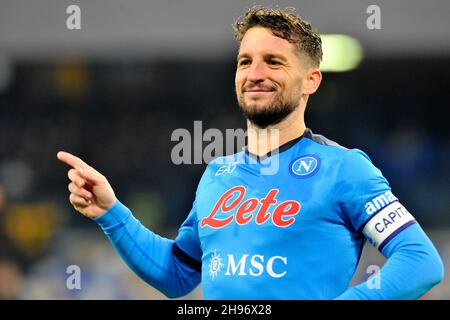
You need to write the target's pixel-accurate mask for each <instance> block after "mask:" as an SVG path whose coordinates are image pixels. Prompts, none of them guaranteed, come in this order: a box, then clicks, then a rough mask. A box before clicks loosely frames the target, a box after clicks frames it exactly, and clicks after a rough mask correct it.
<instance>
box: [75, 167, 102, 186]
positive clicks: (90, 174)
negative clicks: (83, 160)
mask: <svg viewBox="0 0 450 320" xmlns="http://www.w3.org/2000/svg"><path fill="white" fill-rule="evenodd" d="M76 170H77V172H78V174H79V175H80V176H81V177H82V178H84V179H86V180H87V181H88V182H90V183H92V184H94V185H98V184H101V183H102V182H104V179H103V176H102V175H101V174H100V173H99V172H98V171H96V170H91V169H90V168H82V167H77V169H76Z"/></svg>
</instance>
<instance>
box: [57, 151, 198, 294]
mask: <svg viewBox="0 0 450 320" xmlns="http://www.w3.org/2000/svg"><path fill="white" fill-rule="evenodd" d="M57 158H58V159H59V160H61V161H62V162H64V163H66V164H68V165H69V166H70V167H71V169H70V170H69V172H68V177H69V179H70V183H69V191H70V196H69V200H70V203H71V204H72V205H73V207H74V208H75V210H77V211H78V212H80V213H81V214H83V215H84V216H86V217H88V218H91V219H93V220H94V221H96V222H97V223H98V224H99V225H100V227H101V228H102V230H103V232H104V233H105V234H106V235H107V236H108V238H109V239H110V241H111V243H112V245H113V246H114V248H115V249H116V250H117V252H118V253H119V255H120V256H121V257H122V259H123V260H124V261H125V262H126V264H127V265H128V266H129V267H130V268H131V269H132V270H133V271H134V272H135V273H136V274H137V275H138V276H139V277H141V278H142V279H143V280H144V281H145V282H147V283H148V284H150V285H151V286H153V287H155V288H156V289H158V290H159V291H161V292H162V293H163V294H165V295H166V296H168V297H170V298H174V297H180V296H183V295H185V294H187V293H189V292H190V291H191V290H193V289H194V288H195V287H196V286H197V285H198V284H199V282H200V265H201V263H200V261H199V260H200V258H199V257H198V255H199V252H200V251H199V250H191V249H189V250H187V249H184V250H183V249H182V248H197V247H198V244H197V240H196V239H195V236H194V237H192V236H189V237H188V236H186V234H189V235H192V234H194V235H195V234H196V233H192V232H185V230H186V229H188V228H195V227H196V224H195V222H194V223H193V222H192V219H189V218H188V219H187V220H186V222H185V223H184V224H183V226H182V227H181V228H180V233H179V235H178V237H177V239H176V240H175V241H174V240H170V239H166V238H163V237H160V236H158V235H156V234H155V233H153V232H152V231H150V230H149V229H147V228H146V227H145V226H143V225H142V224H141V223H140V222H139V221H138V220H137V219H136V218H135V217H134V216H133V215H132V213H131V211H130V210H129V209H128V208H127V207H125V206H124V205H123V204H122V203H121V202H120V201H118V200H117V199H116V196H115V194H114V191H113V189H112V187H111V185H110V184H109V182H108V180H107V179H106V178H105V177H104V176H103V175H102V174H101V173H100V172H98V171H97V170H95V169H94V168H93V167H91V166H89V165H88V164H86V163H85V162H84V161H83V160H81V159H80V158H78V157H76V156H74V155H72V154H70V153H67V152H58V154H57ZM190 216H191V215H190ZM192 216H193V215H192ZM186 251H189V252H186Z"/></svg>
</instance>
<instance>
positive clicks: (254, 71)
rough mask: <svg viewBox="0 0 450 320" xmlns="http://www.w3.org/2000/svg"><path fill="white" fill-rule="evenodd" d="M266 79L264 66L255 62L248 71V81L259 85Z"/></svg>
mask: <svg viewBox="0 0 450 320" xmlns="http://www.w3.org/2000/svg"><path fill="white" fill-rule="evenodd" d="M265 78H266V72H265V68H264V64H263V63H262V62H257V61H254V62H253V63H252V64H251V66H250V68H249V70H248V74H247V80H248V81H251V82H254V83H258V82H263V81H264V79H265Z"/></svg>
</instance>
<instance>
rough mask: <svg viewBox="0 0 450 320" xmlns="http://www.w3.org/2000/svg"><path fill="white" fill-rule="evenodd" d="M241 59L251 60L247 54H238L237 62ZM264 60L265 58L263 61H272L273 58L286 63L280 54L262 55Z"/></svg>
mask: <svg viewBox="0 0 450 320" xmlns="http://www.w3.org/2000/svg"><path fill="white" fill-rule="evenodd" d="M242 58H251V57H250V55H249V54H247V53H240V54H238V56H237V61H239V60H240V59H242ZM264 58H265V59H273V58H275V59H280V60H282V61H284V62H286V61H287V59H286V57H285V56H283V55H281V54H274V53H270V54H265V55H264Z"/></svg>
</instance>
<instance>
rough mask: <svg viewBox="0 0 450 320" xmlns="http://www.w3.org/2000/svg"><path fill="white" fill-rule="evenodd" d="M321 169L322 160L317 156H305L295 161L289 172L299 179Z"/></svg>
mask: <svg viewBox="0 0 450 320" xmlns="http://www.w3.org/2000/svg"><path fill="white" fill-rule="evenodd" d="M319 167H320V159H319V158H318V157H317V156H315V155H312V154H311V155H305V156H302V157H300V158H297V159H295V160H294V161H292V162H291V165H290V166H289V171H290V172H291V174H292V175H294V176H295V177H298V178H306V177H309V176H311V175H313V174H314V173H316V172H317V170H318V169H319Z"/></svg>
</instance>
